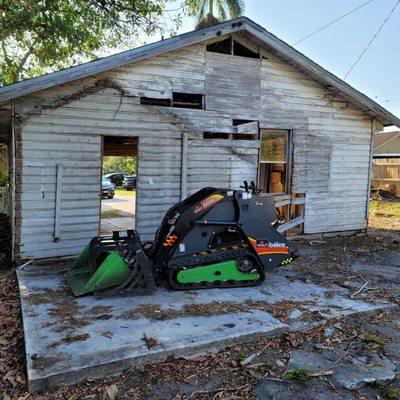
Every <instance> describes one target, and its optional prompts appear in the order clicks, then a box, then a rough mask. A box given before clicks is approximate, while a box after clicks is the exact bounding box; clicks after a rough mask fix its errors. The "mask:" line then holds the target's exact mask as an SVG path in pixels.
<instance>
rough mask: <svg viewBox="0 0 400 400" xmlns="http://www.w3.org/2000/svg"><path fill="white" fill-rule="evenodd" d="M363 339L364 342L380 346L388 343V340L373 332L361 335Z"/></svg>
mask: <svg viewBox="0 0 400 400" xmlns="http://www.w3.org/2000/svg"><path fill="white" fill-rule="evenodd" d="M361 338H362V339H363V340H366V341H367V342H374V343H376V344H379V345H380V346H383V345H384V344H385V343H386V340H385V339H383V338H381V337H380V336H379V335H377V334H375V333H371V332H363V333H362V334H361Z"/></svg>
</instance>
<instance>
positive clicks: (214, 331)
mask: <svg viewBox="0 0 400 400" xmlns="http://www.w3.org/2000/svg"><path fill="white" fill-rule="evenodd" d="M64 272H65V267H64V269H63V268H60V267H57V266H54V265H52V266H39V265H28V266H26V267H25V268H24V269H20V270H18V271H17V275H18V280H19V288H20V293H21V305H22V314H23V324H24V332H25V349H26V359H27V371H28V381H29V388H30V390H39V389H42V388H45V387H48V386H54V385H58V384H72V383H75V382H77V381H80V380H83V379H85V378H88V377H101V376H105V375H111V374H115V373H118V372H119V371H121V370H123V369H124V368H126V367H128V366H130V365H143V364H149V363H156V362H159V361H161V360H164V359H165V358H166V357H167V356H168V355H171V354H173V355H175V356H185V357H192V356H195V355H198V354H201V353H205V352H211V351H216V350H218V349H221V348H224V347H226V346H230V345H232V344H234V343H236V342H239V341H246V340H251V339H255V338H257V337H259V336H265V335H275V334H277V333H278V332H281V331H283V330H290V329H299V328H301V329H303V328H306V327H310V326H312V325H315V324H317V323H322V322H323V320H320V321H318V320H317V321H316V319H315V318H308V317H309V316H310V315H312V314H313V313H318V315H319V316H320V317H321V316H324V317H325V318H329V317H331V316H335V317H337V316H342V315H349V314H353V313H359V312H369V311H374V310H377V309H381V308H385V307H391V306H393V305H392V304H390V303H387V302H376V303H375V304H370V303H367V302H365V301H361V300H352V299H350V298H349V292H348V291H347V290H346V289H344V288H341V287H334V288H332V287H330V288H326V287H323V286H319V285H316V284H313V283H306V282H304V279H303V277H301V276H296V274H295V273H294V272H292V271H290V270H289V269H288V268H282V269H280V270H278V271H277V272H275V273H272V274H268V276H267V279H266V282H265V283H264V284H263V285H261V286H258V287H253V288H241V289H209V290H200V291H194V290H190V291H185V292H174V291H170V290H168V289H166V288H159V290H158V291H157V293H156V294H154V295H151V296H143V297H128V298H114V299H95V298H94V297H92V296H87V297H84V298H79V299H75V298H74V297H73V296H72V294H71V293H70V291H69V289H68V288H67V287H66V283H65V280H64ZM294 310H298V311H301V313H302V315H300V314H299V313H298V312H295V314H296V315H294V314H293V313H292V312H293V311H294ZM290 316H291V317H293V316H295V318H290ZM144 335H145V336H146V337H147V340H145V339H144Z"/></svg>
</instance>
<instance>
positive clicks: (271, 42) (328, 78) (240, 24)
mask: <svg viewBox="0 0 400 400" xmlns="http://www.w3.org/2000/svg"><path fill="white" fill-rule="evenodd" d="M235 32H241V33H243V34H245V35H248V36H249V37H250V38H251V39H252V40H254V39H255V40H256V41H257V42H259V43H261V45H265V46H266V47H268V49H272V50H273V51H274V52H276V53H277V55H279V56H281V57H282V58H284V59H285V60H286V61H287V62H290V63H291V64H292V65H294V66H295V67H297V68H298V69H300V70H302V71H304V72H305V73H307V74H308V75H310V76H311V78H313V79H315V80H317V81H319V82H321V83H322V84H323V85H325V86H326V87H327V88H328V89H329V90H332V91H335V92H337V93H338V94H340V95H342V96H344V97H346V98H348V99H349V100H350V101H351V102H352V103H353V104H354V105H356V106H357V107H359V108H361V109H362V110H364V111H365V112H366V113H368V114H369V115H371V117H375V118H377V119H378V120H379V121H380V122H381V123H382V124H383V125H384V126H389V125H397V126H398V127H400V119H399V118H398V117H396V116H395V115H393V114H392V113H390V112H389V111H388V110H386V109H385V108H384V107H382V106H381V105H379V104H378V103H376V102H375V101H373V100H372V99H370V98H369V97H367V96H366V95H364V94H363V93H361V92H359V91H358V90H356V89H354V88H353V87H352V86H350V85H349V84H348V83H346V82H344V81H343V80H342V79H340V78H338V77H337V76H335V75H334V74H332V73H330V72H329V71H327V70H325V69H324V68H322V67H321V66H319V65H318V64H317V63H315V62H314V61H312V60H310V59H309V58H308V57H306V56H305V55H304V54H302V53H300V52H299V51H297V50H296V49H294V48H293V47H291V46H290V45H288V44H287V43H286V42H284V41H282V40H281V39H279V38H278V37H276V36H275V35H273V34H272V33H270V32H268V31H267V30H266V29H264V28H263V27H261V26H260V25H258V24H256V23H255V22H254V21H252V20H251V19H249V18H247V17H240V18H237V19H235V20H231V21H226V22H222V23H220V24H217V25H213V26H211V27H207V28H204V29H199V30H195V31H191V32H188V33H184V34H182V35H178V36H174V37H172V38H169V39H165V40H161V41H159V42H155V43H152V44H149V45H146V46H142V47H138V48H135V49H132V50H128V51H124V52H122V53H118V54H115V55H112V56H108V57H104V58H101V59H98V60H95V61H91V62H88V63H84V64H80V65H77V66H74V67H71V68H67V69H64V70H61V71H57V72H53V73H50V74H47V75H42V76H39V77H37V78H32V79H28V80H25V81H22V82H17V83H14V84H11V85H7V86H3V87H1V88H0V103H1V102H3V101H7V100H11V99H14V98H17V97H20V96H24V95H27V94H30V93H34V92H37V91H40V90H43V89H48V88H51V87H53V86H56V85H60V84H64V83H68V82H72V81H75V80H77V79H82V78H86V77H88V76H91V75H94V74H98V73H100V72H104V71H108V70H110V69H113V68H117V67H121V66H124V65H126V64H130V63H132V62H135V61H140V60H143V59H146V58H149V57H153V56H156V55H160V54H163V53H166V52H168V51H172V50H176V49H178V48H181V47H184V46H188V45H191V44H195V43H200V42H204V41H207V40H210V39H215V38H217V37H218V36H222V35H229V34H232V33H235Z"/></svg>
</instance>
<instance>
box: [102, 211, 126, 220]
mask: <svg viewBox="0 0 400 400" xmlns="http://www.w3.org/2000/svg"><path fill="white" fill-rule="evenodd" d="M123 216H124V214H123V213H121V211H119V210H106V211H102V212H101V218H102V219H108V218H118V217H123Z"/></svg>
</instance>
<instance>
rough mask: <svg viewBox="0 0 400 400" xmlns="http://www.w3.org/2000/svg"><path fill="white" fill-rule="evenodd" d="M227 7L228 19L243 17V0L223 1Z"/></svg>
mask: <svg viewBox="0 0 400 400" xmlns="http://www.w3.org/2000/svg"><path fill="white" fill-rule="evenodd" d="M225 3H226V5H227V7H228V11H229V17H230V18H232V19H233V18H237V17H240V16H241V15H243V13H244V9H245V3H244V0H225Z"/></svg>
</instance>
